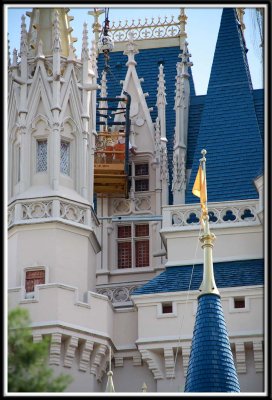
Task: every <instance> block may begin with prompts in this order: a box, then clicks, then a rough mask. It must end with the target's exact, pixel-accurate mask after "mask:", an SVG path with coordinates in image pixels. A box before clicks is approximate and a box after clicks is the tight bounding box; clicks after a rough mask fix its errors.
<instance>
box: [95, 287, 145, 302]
mask: <svg viewBox="0 0 272 400" xmlns="http://www.w3.org/2000/svg"><path fill="white" fill-rule="evenodd" d="M137 287H139V286H135V285H133V286H114V287H113V286H110V287H104V288H101V289H97V293H99V294H103V295H104V296H107V297H108V299H109V300H110V301H111V302H112V303H120V302H122V303H123V302H130V301H131V299H130V296H131V294H132V292H133V291H134V290H135V289H137Z"/></svg>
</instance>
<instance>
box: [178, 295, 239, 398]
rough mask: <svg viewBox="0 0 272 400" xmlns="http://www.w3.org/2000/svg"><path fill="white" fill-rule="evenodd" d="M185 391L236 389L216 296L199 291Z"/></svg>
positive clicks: (233, 370)
mask: <svg viewBox="0 0 272 400" xmlns="http://www.w3.org/2000/svg"><path fill="white" fill-rule="evenodd" d="M184 391H185V392H194V393H199V392H210V393H212V392H240V385H239V381H238V378H237V373H236V370H235V366H234V361H233V356H232V352H231V348H230V342H229V338H228V332H227V327H226V323H225V319H224V314H223V309H222V306H221V301H220V297H219V296H217V295H215V294H203V295H202V296H200V297H199V298H198V308H197V313H196V320H195V326H194V332H193V339H192V347H191V353H190V358H189V365H188V371H187V375H186V382H185V390H184Z"/></svg>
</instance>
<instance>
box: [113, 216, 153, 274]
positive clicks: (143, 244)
mask: <svg viewBox="0 0 272 400" xmlns="http://www.w3.org/2000/svg"><path fill="white" fill-rule="evenodd" d="M117 259H118V268H141V267H148V266H149V225H148V224H134V223H132V224H131V225H119V226H118V227H117Z"/></svg>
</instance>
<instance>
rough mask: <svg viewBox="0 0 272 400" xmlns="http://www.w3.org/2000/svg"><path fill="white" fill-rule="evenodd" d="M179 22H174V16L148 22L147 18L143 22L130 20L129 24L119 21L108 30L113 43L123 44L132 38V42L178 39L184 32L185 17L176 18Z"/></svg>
mask: <svg viewBox="0 0 272 400" xmlns="http://www.w3.org/2000/svg"><path fill="white" fill-rule="evenodd" d="M178 19H179V21H174V16H172V17H171V18H167V17H164V18H161V17H158V19H157V21H155V20H154V18H152V19H151V21H150V22H149V21H148V19H147V18H145V20H144V21H142V20H141V19H138V21H135V20H134V19H133V20H132V22H131V24H128V21H127V20H126V21H125V24H124V25H122V22H121V21H119V24H118V23H116V22H115V21H113V23H112V24H111V28H110V35H111V37H112V38H113V40H114V41H115V42H124V41H127V40H129V39H130V38H132V37H133V40H144V39H161V38H173V37H178V36H179V35H180V34H181V33H182V32H184V24H185V21H186V19H187V17H186V16H185V15H184V14H182V15H180V16H179V17H178Z"/></svg>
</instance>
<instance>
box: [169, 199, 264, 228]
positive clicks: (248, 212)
mask: <svg viewBox="0 0 272 400" xmlns="http://www.w3.org/2000/svg"><path fill="white" fill-rule="evenodd" d="M258 207H259V200H240V201H232V202H223V203H221V202H220V203H209V204H208V210H209V220H210V224H211V226H219V225H223V224H224V225H228V224H235V225H237V224H239V225H248V224H250V225H252V224H253V225H257V224H260V221H259V218H258V215H257V212H258ZM162 215H163V229H168V228H170V229H175V228H178V229H188V228H189V227H191V228H192V229H193V228H198V227H199V224H200V215H201V211H200V204H199V203H196V204H183V205H174V206H166V207H164V208H163V212H162Z"/></svg>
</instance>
